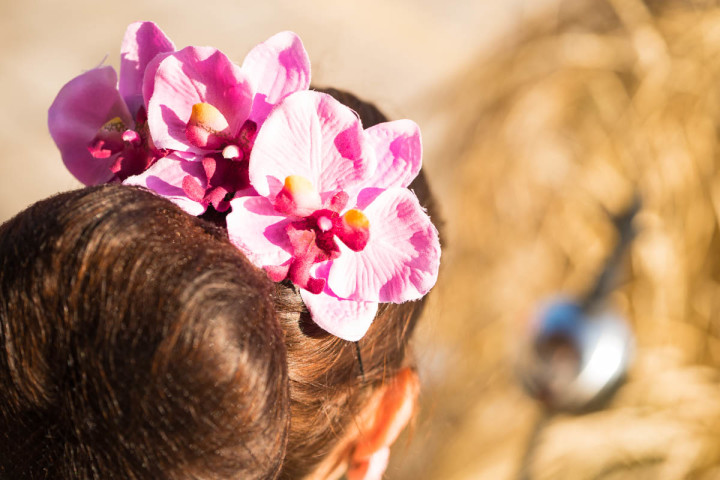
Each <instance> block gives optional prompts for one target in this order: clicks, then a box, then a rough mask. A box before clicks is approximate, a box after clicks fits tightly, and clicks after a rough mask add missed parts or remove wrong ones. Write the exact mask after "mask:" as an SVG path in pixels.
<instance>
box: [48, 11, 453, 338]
mask: <svg viewBox="0 0 720 480" xmlns="http://www.w3.org/2000/svg"><path fill="white" fill-rule="evenodd" d="M121 53H122V63H121V68H120V76H119V80H118V78H117V75H116V74H115V71H114V70H113V69H112V68H111V67H98V68H96V69H93V70H91V71H89V72H86V73H84V74H82V75H80V76H78V77H77V78H75V79H73V80H71V81H70V82H69V83H68V84H66V85H65V86H64V87H63V88H62V89H61V91H60V93H59V94H58V96H57V98H56V99H55V101H54V103H53V104H52V106H51V107H50V111H49V120H48V124H49V128H50V132H51V134H52V137H53V139H54V140H55V142H56V143H57V145H58V148H59V149H60V152H61V154H62V157H63V160H64V162H65V164H66V165H67V167H68V169H69V170H70V172H71V173H73V174H74V175H75V176H76V177H77V178H78V179H79V180H80V181H82V182H83V183H85V184H98V183H103V182H123V183H125V184H129V185H140V186H143V187H146V188H148V189H150V190H152V191H154V192H155V193H157V194H159V195H161V196H164V197H166V198H168V199H170V200H171V201H173V202H175V203H176V204H178V205H179V206H180V207H181V208H183V209H184V210H185V211H186V212H188V213H190V214H192V215H201V214H203V213H204V212H205V211H206V209H207V208H208V207H209V206H212V207H213V208H214V209H215V210H216V211H218V212H228V211H229V213H228V214H227V217H226V219H227V228H228V235H229V237H230V239H231V241H232V242H233V243H234V244H235V245H236V246H237V247H238V248H239V249H241V250H242V251H243V252H244V253H245V254H246V255H247V256H248V258H249V259H250V260H251V261H252V262H253V263H254V264H255V265H257V266H258V267H261V268H264V269H265V270H266V272H267V273H268V275H269V276H270V277H271V278H272V279H273V280H274V281H278V282H279V281H283V280H286V279H287V280H290V281H291V282H293V283H294V284H295V285H296V286H297V287H299V288H300V292H301V295H302V298H303V301H304V302H305V305H306V306H307V308H308V310H309V311H310V313H311V315H312V318H313V320H314V321H315V322H316V323H317V324H318V325H319V326H320V327H322V328H323V329H325V330H327V331H328V332H330V333H332V334H334V335H336V336H338V337H341V338H343V339H346V340H352V341H354V340H358V339H360V338H361V337H362V336H363V335H364V334H365V332H366V331H367V329H368V328H369V326H370V324H371V322H372V320H373V319H374V317H375V314H376V313H377V309H378V303H380V302H392V303H401V302H405V301H408V300H415V299H418V298H420V297H422V296H423V295H424V294H425V293H427V292H428V291H429V290H430V288H432V286H433V285H434V284H435V281H436V279H437V274H438V267H439V261H440V244H439V240H438V233H437V230H436V229H435V227H434V226H433V224H432V222H431V221H430V218H429V217H428V215H427V214H426V213H425V211H424V210H423V208H422V207H421V206H420V204H419V201H418V199H417V197H415V194H414V193H412V192H411V191H410V190H409V189H408V188H407V187H408V186H409V185H410V182H411V181H412V180H413V179H414V178H415V176H416V175H417V174H418V172H419V171H420V166H421V157H422V146H421V142H420V130H419V128H418V126H417V125H416V124H415V123H414V122H412V121H410V120H399V121H395V122H386V123H382V124H379V125H375V126H373V127H370V128H368V129H363V127H362V124H361V122H360V120H359V118H358V116H357V114H356V113H355V112H354V111H352V110H351V109H349V108H347V107H346V106H344V105H342V104H341V103H340V102H338V101H336V100H335V99H334V98H332V97H331V96H329V95H326V94H322V93H318V92H313V91H309V90H307V89H308V87H309V84H310V61H309V59H308V55H307V53H306V52H305V49H304V48H303V45H302V42H301V41H300V39H299V38H298V37H297V36H296V35H295V34H294V33H292V32H282V33H279V34H277V35H275V36H273V37H271V38H270V39H269V40H267V41H265V42H264V43H261V44H259V45H258V46H256V47H255V48H253V49H252V50H251V51H250V53H249V54H248V55H247V57H246V58H245V60H244V62H243V63H242V66H238V65H236V64H234V63H233V62H232V61H231V60H230V59H228V57H227V56H225V55H224V54H223V53H222V52H220V51H219V50H216V49H214V48H211V47H186V48H183V49H182V50H179V51H176V50H175V47H174V45H173V43H172V42H171V41H170V40H169V39H168V38H167V36H166V35H165V34H164V33H163V32H162V31H161V30H160V29H159V28H158V27H157V26H156V25H155V24H154V23H151V22H138V23H133V24H131V25H130V26H129V27H128V29H127V32H126V33H125V37H124V40H123V44H122V48H121Z"/></svg>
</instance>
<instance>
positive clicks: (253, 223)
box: [227, 91, 440, 341]
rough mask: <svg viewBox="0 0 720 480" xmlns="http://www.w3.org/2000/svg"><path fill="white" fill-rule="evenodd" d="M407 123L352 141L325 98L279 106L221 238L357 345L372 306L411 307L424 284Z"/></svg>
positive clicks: (352, 126) (433, 256)
mask: <svg viewBox="0 0 720 480" xmlns="http://www.w3.org/2000/svg"><path fill="white" fill-rule="evenodd" d="M421 156H422V147H421V142H420V131H419V128H418V126H417V125H416V124H415V123H414V122H412V121H410V120H399V121H394V122H387V123H381V124H379V125H375V126H373V127H370V128H368V129H367V130H363V128H362V125H361V123H360V119H359V118H358V117H357V115H356V114H355V112H353V111H352V110H351V109H349V108H347V107H346V106H344V105H342V104H341V103H340V102H338V101H337V100H335V99H334V98H333V97H331V96H330V95H326V94H323V93H318V92H313V91H306V92H298V93H295V94H292V95H290V96H288V97H287V98H286V99H285V100H284V101H283V102H282V103H280V104H279V105H278V106H277V107H276V108H275V110H273V111H272V113H271V114H270V116H269V117H268V119H267V121H266V122H265V124H264V126H263V128H262V129H261V130H260V131H259V132H258V136H257V138H256V140H255V145H254V147H253V150H252V154H251V157H250V167H249V179H250V183H251V185H252V186H253V187H254V188H255V190H256V191H257V193H258V195H259V196H248V197H241V198H236V199H235V200H233V201H232V202H231V204H232V212H231V213H230V214H229V215H228V217H227V225H228V233H229V236H230V239H231V241H232V242H233V243H234V244H235V245H237V247H238V248H240V249H241V250H242V251H243V252H244V253H245V254H246V255H247V256H248V258H250V260H251V261H253V262H254V263H255V264H256V265H258V266H260V267H263V268H265V269H266V271H267V272H268V274H269V275H270V276H271V278H272V279H273V280H275V281H282V280H284V279H286V278H287V279H289V280H290V281H292V282H293V283H294V284H295V285H296V286H298V287H300V288H301V295H302V298H303V301H304V302H305V304H306V306H307V307H308V310H309V311H310V314H311V315H312V318H313V320H314V321H315V322H316V323H317V324H318V325H319V326H320V327H322V328H323V329H325V330H327V331H328V332H330V333H332V334H333V335H336V336H338V337H341V338H343V339H346V340H352V341H354V340H358V339H360V338H361V337H362V336H363V335H364V334H365V332H366V331H367V329H368V328H369V326H370V324H371V322H372V320H373V318H374V317H375V314H376V312H377V307H378V303H379V302H392V303H401V302H405V301H408V300H415V299H418V298H420V297H422V296H423V295H424V294H425V293H427V292H428V291H429V290H430V288H431V287H432V286H433V285H434V284H435V281H436V279H437V274H438V267H439V260H440V244H439V240H438V233H437V230H436V229H435V227H434V225H433V224H432V222H431V221H430V218H429V217H428V216H427V214H426V213H425V211H424V210H423V208H422V207H421V206H420V204H419V202H418V200H417V198H416V197H415V194H413V193H412V192H411V191H410V190H408V188H407V186H408V185H409V184H410V182H411V181H412V180H413V179H414V178H415V176H416V175H417V173H418V172H419V170H420V165H421Z"/></svg>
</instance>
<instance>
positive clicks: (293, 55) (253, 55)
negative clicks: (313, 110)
mask: <svg viewBox="0 0 720 480" xmlns="http://www.w3.org/2000/svg"><path fill="white" fill-rule="evenodd" d="M242 70H243V72H245V73H246V74H247V76H248V78H249V79H250V81H251V82H252V83H253V85H254V87H255V97H254V99H253V107H252V113H251V114H250V119H251V120H253V121H254V122H256V123H257V124H258V127H259V126H260V125H262V123H263V122H264V121H265V119H266V118H267V116H268V114H269V113H270V111H271V110H272V108H273V107H274V106H275V105H276V104H277V103H279V102H280V101H281V100H282V99H283V98H285V97H286V96H287V95H289V94H291V93H294V92H297V91H300V90H307V89H308V87H309V86H310V58H309V57H308V54H307V52H306V51H305V47H303V44H302V41H301V40H300V38H299V37H298V36H297V35H296V34H294V33H293V32H280V33H278V34H276V35H273V36H272V37H270V38H269V39H268V40H266V41H265V42H263V43H261V44H259V45H257V46H256V47H255V48H253V49H252V50H251V51H250V53H248V55H247V57H245V61H244V62H243V64H242Z"/></svg>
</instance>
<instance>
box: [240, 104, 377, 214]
mask: <svg viewBox="0 0 720 480" xmlns="http://www.w3.org/2000/svg"><path fill="white" fill-rule="evenodd" d="M279 138H281V139H282V141H278V139H279ZM375 163H376V162H375V156H374V152H372V150H370V149H369V148H368V146H367V145H366V143H365V139H364V137H363V131H362V125H361V123H360V120H359V119H358V118H357V116H356V114H355V112H353V111H352V110H350V109H349V108H347V107H346V106H344V105H343V104H341V103H340V102H338V101H337V100H335V99H334V98H333V97H331V96H330V95H327V94H324V93H320V92H314V91H301V92H296V93H293V94H292V95H289V96H287V97H286V98H285V100H283V101H282V102H281V103H280V104H279V105H278V106H277V107H276V108H275V109H274V110H273V111H272V112H271V113H270V116H269V117H268V118H267V120H266V121H265V123H264V124H263V127H262V128H261V129H260V131H259V132H258V135H257V138H256V139H255V145H254V147H253V151H252V154H251V156H250V183H251V184H252V185H253V186H254V187H255V189H256V190H257V192H258V193H259V194H260V195H263V196H266V197H268V198H269V199H270V200H271V201H274V199H275V196H276V195H277V194H278V193H279V192H280V190H281V189H282V187H283V184H284V182H285V179H286V178H287V177H288V176H291V175H297V176H301V177H304V178H306V179H308V180H310V182H311V183H312V185H313V186H314V187H315V189H316V190H317V191H318V192H319V193H320V194H321V195H324V196H325V197H326V198H327V197H329V196H331V195H332V194H333V193H335V192H336V191H338V190H344V191H348V192H349V193H350V192H356V191H357V190H358V189H359V186H361V185H362V183H363V180H364V179H365V178H366V177H368V176H369V175H370V174H371V172H373V171H374V169H375ZM351 196H352V193H351ZM323 200H325V198H323Z"/></svg>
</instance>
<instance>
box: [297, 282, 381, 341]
mask: <svg viewBox="0 0 720 480" xmlns="http://www.w3.org/2000/svg"><path fill="white" fill-rule="evenodd" d="M300 295H301V296H302V299H303V302H304V303H305V306H306V307H307V309H308V311H309V312H310V315H311V316H312V319H313V322H315V323H316V324H317V325H318V326H319V327H320V328H322V329H323V330H325V331H326V332H328V333H331V334H333V335H335V336H336V337H340V338H342V339H343V340H348V341H350V342H356V341H358V340H360V339H361V338H362V337H363V336H364V335H365V333H367V331H368V329H369V328H370V325H371V324H372V322H373V320H374V319H375V315H376V314H377V310H378V304H377V302H363V301H355V300H344V299H342V298H338V297H337V296H336V295H334V294H333V293H332V291H331V290H330V289H329V288H327V286H326V287H325V290H324V291H323V292H322V293H319V294H314V293H310V292H308V291H307V290H300Z"/></svg>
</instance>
